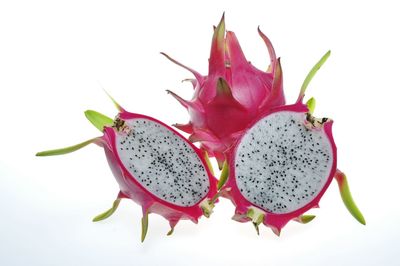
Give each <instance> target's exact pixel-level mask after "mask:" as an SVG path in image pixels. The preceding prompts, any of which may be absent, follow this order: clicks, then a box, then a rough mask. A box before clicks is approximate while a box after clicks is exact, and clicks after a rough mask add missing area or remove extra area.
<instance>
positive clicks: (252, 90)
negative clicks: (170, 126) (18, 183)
mask: <svg viewBox="0 0 400 266" xmlns="http://www.w3.org/2000/svg"><path fill="white" fill-rule="evenodd" d="M258 32H259V34H260V36H261V38H262V39H263V40H264V42H265V44H266V46H267V48H268V52H269V56H270V60H271V63H270V66H269V68H268V71H266V72H264V71H261V70H258V69H257V68H255V67H254V66H252V65H251V64H250V62H248V61H247V59H246V58H245V56H244V54H243V52H242V50H241V48H240V45H239V42H238V40H237V38H236V36H235V34H234V33H233V32H231V31H228V32H226V36H225V20H224V16H222V19H221V21H220V23H219V24H218V26H217V27H216V28H215V29H214V35H213V39H212V45H211V54H210V59H209V72H208V75H207V76H202V75H200V74H199V73H198V72H196V71H195V70H193V69H191V68H188V67H186V66H184V65H182V64H181V63H179V62H177V61H175V60H173V59H172V58H170V57H169V56H167V55H166V54H164V53H163V55H165V56H166V57H167V58H168V59H170V60H171V61H173V62H174V63H176V64H178V65H180V66H182V67H184V68H185V69H187V70H189V71H190V72H192V73H193V75H194V77H195V79H193V80H191V81H192V83H193V87H194V90H195V91H194V95H193V98H192V100H190V101H187V100H184V99H182V98H181V97H179V96H178V95H176V94H175V93H173V92H171V91H168V92H169V93H170V94H171V95H172V96H173V97H175V98H176V99H177V100H178V101H179V102H180V103H181V104H182V105H183V106H184V107H185V108H186V109H187V110H188V112H189V116H190V122H189V123H188V124H175V127H177V128H179V129H180V130H182V131H184V132H186V133H188V134H191V135H190V138H189V139H190V140H191V141H192V142H197V141H198V142H200V143H201V148H203V149H204V150H206V151H207V152H208V153H209V154H210V155H212V156H215V157H216V159H217V161H218V164H219V166H220V167H221V166H222V164H223V162H224V160H225V156H224V153H225V151H227V150H228V149H229V148H230V147H231V146H232V144H233V143H234V142H235V141H236V140H237V138H238V136H239V135H240V132H241V131H242V130H244V129H246V128H248V126H249V124H250V122H251V121H253V120H254V119H255V118H256V117H257V115H258V114H259V113H260V112H265V111H267V110H269V109H271V108H272V107H275V106H280V105H283V104H284V103H285V98H284V95H283V89H282V72H281V70H280V62H279V60H277V58H276V55H275V51H274V48H273V46H272V44H271V42H270V40H269V39H268V38H267V37H266V36H265V35H264V34H263V33H262V32H261V30H260V29H258Z"/></svg>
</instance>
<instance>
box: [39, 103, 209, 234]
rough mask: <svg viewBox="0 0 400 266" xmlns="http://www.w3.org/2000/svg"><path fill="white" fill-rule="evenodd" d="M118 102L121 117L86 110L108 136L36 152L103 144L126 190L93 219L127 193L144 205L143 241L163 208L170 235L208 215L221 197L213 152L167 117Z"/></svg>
mask: <svg viewBox="0 0 400 266" xmlns="http://www.w3.org/2000/svg"><path fill="white" fill-rule="evenodd" d="M116 105H117V107H118V108H119V111H120V112H119V114H118V115H117V117H116V118H115V120H112V119H111V118H108V117H106V116H105V115H102V114H100V113H98V112H95V111H91V110H88V111H86V112H85V115H86V117H87V118H88V119H89V121H90V122H92V124H93V125H94V126H96V127H97V128H98V129H99V130H100V131H102V132H103V133H104V135H103V136H101V137H97V138H93V139H90V140H88V141H85V142H83V143H80V144H77V145H74V146H71V147H67V148H63V149H57V150H50V151H44V152H39V153H37V154H36V155H37V156H50V155H60V154H66V153H70V152H73V151H76V150H78V149H80V148H82V147H85V146H86V145H89V144H91V143H95V144H97V145H99V146H100V147H103V148H104V151H105V154H106V157H107V159H108V163H109V165H110V167H111V170H112V172H113V174H114V176H115V178H116V180H117V182H118V184H119V187H120V191H119V193H118V196H117V199H116V200H115V201H114V204H113V206H112V208H111V209H109V210H108V211H106V212H104V213H102V214H100V215H98V216H96V217H95V218H94V219H93V221H100V220H103V219H105V218H107V217H109V216H110V215H112V214H113V213H114V211H115V210H116V209H117V207H118V205H119V203H120V201H121V199H123V198H128V199H132V200H133V201H135V202H136V203H138V204H139V205H141V206H142V209H143V218H142V238H141V240H142V242H143V241H144V239H145V236H146V233H147V228H148V215H149V213H157V214H159V215H162V216H163V217H165V218H166V219H167V220H168V221H169V223H170V226H171V230H170V231H169V232H168V235H170V234H171V233H172V232H173V230H174V227H175V225H176V224H177V223H178V221H179V220H181V219H189V220H191V221H193V222H194V223H197V221H198V218H199V217H201V216H202V215H205V216H206V217H208V216H209V215H210V214H211V212H212V208H213V206H214V203H215V201H216V198H217V196H216V195H217V194H216V192H217V189H216V185H217V181H216V179H215V178H214V177H213V175H212V169H211V168H210V167H211V166H210V165H209V161H208V158H207V157H204V156H203V153H202V152H201V151H200V150H199V149H198V148H196V147H195V146H194V145H193V144H192V143H190V142H189V141H188V140H186V139H185V138H184V137H183V136H181V135H180V134H179V133H178V132H176V131H175V130H173V129H172V128H170V127H169V126H167V125H165V124H164V123H162V122H160V121H158V120H156V119H154V118H151V117H148V116H145V115H140V114H134V113H129V112H127V111H125V110H124V109H123V108H121V107H120V106H119V105H118V104H116ZM205 156H207V155H206V154H205Z"/></svg>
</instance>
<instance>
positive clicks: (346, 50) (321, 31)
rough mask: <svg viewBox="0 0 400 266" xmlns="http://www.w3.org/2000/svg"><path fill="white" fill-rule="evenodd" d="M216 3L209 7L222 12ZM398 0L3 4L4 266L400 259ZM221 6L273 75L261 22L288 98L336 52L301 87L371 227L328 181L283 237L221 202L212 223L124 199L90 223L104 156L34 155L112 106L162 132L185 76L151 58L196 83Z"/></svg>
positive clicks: (103, 197)
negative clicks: (171, 219) (149, 210)
mask: <svg viewBox="0 0 400 266" xmlns="http://www.w3.org/2000/svg"><path fill="white" fill-rule="evenodd" d="M217 2H218V3H217ZM395 2H396V1H379V2H378V1H343V2H341V1H330V2H329V1H293V2H288V1H268V0H263V1H238V2H234V1H197V2H194V1H193V2H189V1H181V2H179V1H171V0H168V1H137V2H134V1H82V0H80V1H72V0H69V1H18V0H15V1H2V2H1V3H0V92H1V93H0V118H1V130H0V147H1V149H0V265H96V266H100V265H244V264H248V265H294V264H296V265H322V264H323V265H400V259H399V258H398V254H397V253H398V251H399V250H400V241H399V238H400V229H399V225H400V212H399V209H400V208H399V204H398V202H399V200H398V195H399V193H398V190H399V185H400V182H399V178H400V176H399V171H398V169H399V168H398V165H399V155H398V151H399V150H400V149H399V148H400V147H399V141H398V129H397V128H398V117H399V111H398V106H399V90H400V87H399V76H400V75H399V70H400V68H399V62H400V56H399V47H400V38H399V28H398V25H400V18H399V8H397V7H396V5H395ZM223 11H226V25H227V29H228V30H233V31H235V33H236V34H237V36H238V38H239V41H240V42H241V45H242V48H243V50H244V52H245V54H246V56H247V58H248V60H250V61H252V63H253V64H254V65H256V66H257V67H259V68H261V69H266V68H267V66H268V62H269V59H268V54H267V50H266V48H265V47H264V44H263V42H262V40H261V39H260V38H259V36H258V34H257V31H256V29H257V26H258V25H260V26H261V29H262V30H263V31H264V32H265V33H266V34H267V35H268V36H269V37H270V39H271V40H272V42H273V44H274V46H275V48H276V52H277V55H278V56H280V57H281V62H282V67H283V71H284V87H285V93H286V96H287V100H288V102H293V101H294V100H295V98H296V96H297V94H298V90H299V87H300V85H301V83H302V81H303V79H304V77H305V75H306V74H307V72H308V70H309V69H310V68H311V67H312V66H313V65H314V63H315V62H316V61H317V60H318V59H319V58H320V57H321V56H322V55H323V54H324V53H325V52H326V51H327V50H328V49H331V50H332V55H331V58H330V59H329V60H328V61H327V63H326V64H325V65H324V66H323V68H322V69H321V71H320V72H319V73H318V74H317V75H316V77H315V79H314V80H313V81H312V83H311V84H310V86H309V88H308V91H307V96H314V97H315V98H316V99H317V109H316V115H317V116H327V117H331V118H333V119H334V120H335V125H334V135H335V139H336V143H337V146H338V152H339V157H338V165H339V167H340V168H341V169H342V170H343V171H345V172H346V173H347V175H348V177H349V182H350V185H351V189H352V192H353V196H354V198H355V200H356V201H357V203H358V205H359V207H360V209H361V210H362V211H363V213H364V216H365V218H366V221H367V226H362V225H360V224H358V223H357V222H356V221H355V220H354V219H353V218H352V217H351V216H350V215H349V214H348V213H347V210H346V209H345V207H344V206H343V204H342V202H341V199H340V195H339V192H338V189H337V185H336V184H334V183H332V186H331V187H330V188H329V189H328V191H327V193H326V194H325V196H324V198H323V199H322V201H321V204H320V205H321V208H320V209H316V210H312V211H311V212H310V213H313V214H316V215H317V218H316V219H315V220H314V221H313V222H312V223H310V224H307V225H300V224H297V223H295V222H291V223H290V224H289V225H288V226H287V227H285V228H284V230H283V232H282V235H281V237H279V238H278V237H276V236H275V235H273V233H272V232H271V231H270V230H268V229H267V228H265V227H262V228H261V234H260V236H257V235H256V233H255V231H254V229H253V227H252V225H251V224H239V223H236V222H234V221H232V220H231V219H230V218H231V216H232V215H233V211H234V208H233V206H232V204H231V203H230V202H228V201H227V200H222V201H221V202H220V204H218V205H217V207H216V208H215V213H214V214H213V215H212V216H211V218H210V219H205V218H202V219H201V220H200V222H199V224H198V225H195V224H193V223H191V222H188V221H184V222H181V223H179V224H178V226H177V227H176V230H175V233H174V235H173V236H171V237H167V236H166V233H167V231H168V230H169V226H168V223H167V221H166V220H164V219H163V218H161V217H159V216H156V215H151V216H150V225H149V232H148V235H147V239H146V241H145V242H144V243H143V244H141V243H140V218H141V210H140V208H139V206H137V205H135V204H134V203H133V202H131V201H128V200H125V201H123V202H122V203H121V206H120V208H119V209H118V211H117V212H116V213H115V214H114V216H112V217H111V218H109V219H108V220H106V221H104V222H100V223H92V222H91V218H92V217H93V216H94V215H96V214H98V213H100V212H102V211H104V210H105V209H107V208H109V207H110V206H111V203H112V201H113V200H114V197H115V196H116V193H117V191H118V187H117V184H116V182H115V181H114V179H113V177H112V174H111V172H110V171H109V168H108V165H107V163H106V159H105V157H104V154H103V152H102V150H101V149H99V148H98V147H96V146H89V147H87V148H85V149H83V150H81V151H79V152H76V153H74V154H70V155H65V156H60V157H51V158H37V157H35V156H34V154H35V153H36V152H37V151H40V150H43V149H49V148H57V147H63V146H67V145H71V144H75V143H78V142H81V141H83V140H86V139H89V138H92V137H94V136H97V135H99V133H98V132H97V130H96V129H95V128H94V127H92V126H91V125H90V124H89V123H88V122H87V121H86V119H85V118H84V116H83V111H84V110H86V109H94V110H98V111H100V112H103V113H105V114H108V115H109V116H114V115H115V114H116V110H115V109H114V107H113V105H112V104H111V103H110V101H109V99H108V98H107V97H106V95H105V94H104V93H103V91H102V88H103V87H104V88H105V89H107V90H108V91H109V92H110V93H111V94H112V95H113V96H114V97H115V98H116V99H117V100H119V102H120V103H121V104H122V105H123V106H124V107H125V108H126V109H128V110H130V111H132V112H138V113H144V114H147V115H151V116H154V117H157V118H159V119H161V120H163V121H165V122H166V123H168V124H172V123H174V122H186V121H187V119H188V115H187V113H186V111H185V110H184V109H183V108H182V107H181V106H180V105H179V104H178V103H177V102H175V100H174V99H172V97H170V96H168V95H167V94H166V93H165V89H172V90H174V91H175V92H177V93H178V94H180V95H182V96H183V97H185V98H189V97H190V96H191V93H192V89H191V85H190V84H186V83H181V82H180V80H182V79H184V78H188V77H190V73H188V72H186V71H184V70H183V69H181V68H179V67H177V66H175V65H173V64H172V63H171V62H169V61H168V60H166V59H165V58H164V57H162V56H161V55H160V54H159V52H161V51H164V52H167V53H168V54H169V55H171V56H172V57H174V58H176V59H178V60H180V61H181V62H184V63H185V64H187V65H189V66H192V67H193V68H195V69H197V70H198V71H200V72H201V73H203V74H206V73H207V59H208V55H209V48H210V42H211V36H212V26H213V25H215V24H217V23H218V21H219V19H220V17H221V15H222V12H223Z"/></svg>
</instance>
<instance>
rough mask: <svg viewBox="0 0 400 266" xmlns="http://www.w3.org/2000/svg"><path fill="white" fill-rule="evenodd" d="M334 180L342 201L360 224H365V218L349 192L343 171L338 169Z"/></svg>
mask: <svg viewBox="0 0 400 266" xmlns="http://www.w3.org/2000/svg"><path fill="white" fill-rule="evenodd" d="M335 178H336V181H337V182H338V185H339V190H340V196H341V197H342V200H343V203H344V205H345V206H346V208H347V210H348V211H349V212H350V214H351V215H352V216H353V217H354V218H355V219H356V220H357V221H358V222H360V223H361V224H363V225H365V224H366V222H365V219H364V216H363V215H362V213H361V211H360V210H359V209H358V207H357V205H356V203H355V202H354V200H353V197H352V196H351V193H350V188H349V184H348V182H347V177H346V175H345V174H344V173H342V172H340V171H338V172H337V173H336V175H335Z"/></svg>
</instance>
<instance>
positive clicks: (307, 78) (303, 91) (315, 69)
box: [298, 51, 331, 101]
mask: <svg viewBox="0 0 400 266" xmlns="http://www.w3.org/2000/svg"><path fill="white" fill-rule="evenodd" d="M330 55H331V51H328V52H326V53H325V54H324V56H323V57H322V58H321V59H320V60H319V61H318V62H317V63H316V64H315V66H314V67H313V68H312V69H311V70H310V72H309V73H308V75H307V77H306V79H305V80H304V82H303V85H301V89H300V94H299V99H298V101H301V100H302V99H303V97H304V93H305V92H306V89H307V87H308V84H310V81H311V80H312V78H313V77H314V76H315V74H316V73H317V71H318V70H319V69H320V68H321V66H322V65H323V64H324V63H325V61H326V60H327V59H328V58H329V56H330Z"/></svg>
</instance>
